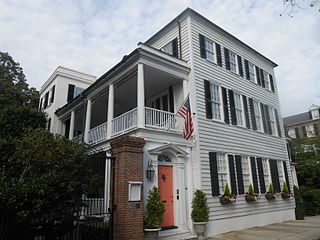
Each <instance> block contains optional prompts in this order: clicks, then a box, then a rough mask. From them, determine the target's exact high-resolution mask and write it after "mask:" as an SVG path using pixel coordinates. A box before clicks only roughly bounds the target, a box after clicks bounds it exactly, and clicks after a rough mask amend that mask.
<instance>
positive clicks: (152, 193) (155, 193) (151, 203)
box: [145, 187, 165, 229]
mask: <svg viewBox="0 0 320 240" xmlns="http://www.w3.org/2000/svg"><path fill="white" fill-rule="evenodd" d="M148 194H149V195H148V200H147V206H146V213H145V214H146V220H145V227H146V228H149V229H150V228H151V229H152V228H159V227H160V225H161V223H162V222H163V214H164V211H165V208H164V204H163V203H162V201H161V198H160V191H159V189H158V188H157V187H153V188H152V189H150V190H149V192H148Z"/></svg>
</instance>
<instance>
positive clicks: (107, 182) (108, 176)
mask: <svg viewBox="0 0 320 240" xmlns="http://www.w3.org/2000/svg"><path fill="white" fill-rule="evenodd" d="M104 183H105V189H104V209H105V212H108V209H109V207H110V187H111V185H110V183H111V160H110V156H109V153H108V152H107V153H106V167H105V181H104Z"/></svg>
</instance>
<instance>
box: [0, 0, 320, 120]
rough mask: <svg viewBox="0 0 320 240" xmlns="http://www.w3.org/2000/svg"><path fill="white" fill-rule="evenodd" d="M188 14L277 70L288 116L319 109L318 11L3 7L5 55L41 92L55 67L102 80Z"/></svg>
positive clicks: (254, 5)
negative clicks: (143, 44)
mask: <svg viewBox="0 0 320 240" xmlns="http://www.w3.org/2000/svg"><path fill="white" fill-rule="evenodd" d="M301 1H302V0H301ZM306 1H307V0H306ZM319 5H320V4H319ZM187 7H190V8H192V9H194V10H195V11H197V12H198V13H200V14H202V15H203V16H205V17H206V18H208V19H209V20H211V21H212V22H214V23H215V24H217V25H218V26H220V27H222V28H223V29H225V30H226V31H228V32H229V33H231V34H233V35H235V36H236V37H237V38H239V39H240V40H242V41H243V42H245V43H246V44H248V45H250V46H251V47H253V48H254V49H256V50H257V51H258V52H260V53H262V54H263V55H265V56H266V57H268V58H270V59H271V60H273V61H274V62H276V63H277V64H278V65H279V66H278V67H277V68H276V69H275V74H276V81H277V86H278V91H279V96H280V102H281V112H282V116H288V115H292V114H296V113H301V112H304V111H307V109H308V107H310V106H311V104H317V105H320V27H319V25H320V12H319V11H318V9H319V7H318V8H309V7H307V6H306V5H300V6H299V9H296V10H295V11H294V12H293V14H292V15H293V17H290V10H289V9H286V6H285V5H284V4H283V1H282V0H268V1H266V0H194V1H192V0H161V1H159V0H157V1H154V0H126V1H125V0H113V1H110V0H91V1H89V0H27V1H26V0H1V1H0V51H2V52H8V53H9V54H10V55H11V56H12V57H13V58H14V60H15V61H17V62H19V63H20V64H21V66H22V67H23V69H24V73H25V75H26V77H27V80H28V83H29V85H30V86H32V87H36V88H37V89H38V90H39V89H40V88H41V86H42V84H43V83H44V82H45V81H46V80H47V79H48V78H49V76H50V75H51V74H52V73H53V71H54V70H55V69H56V68H57V66H64V67H68V68H71V69H75V70H78V71H81V72H85V73H88V74H91V75H94V76H97V77H99V76H101V75H102V74H103V73H105V72H106V71H107V70H109V69H110V68H111V67H112V66H114V65H115V64H116V63H117V62H119V61H120V60H121V59H122V57H123V55H125V54H128V53H130V52H131V51H132V50H134V49H135V48H136V47H137V43H138V42H144V41H146V40H147V39H148V38H149V37H151V36H152V35H153V34H154V33H156V32H157V31H158V30H160V29H161V28H162V27H163V26H164V25H166V24H167V23H169V22H170V21H171V20H172V19H173V18H175V17H176V16H177V15H178V14H179V13H181V12H182V11H183V10H184V9H186V8H187ZM280 14H282V16H280Z"/></svg>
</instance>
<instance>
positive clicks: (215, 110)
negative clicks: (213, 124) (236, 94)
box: [210, 83, 221, 120]
mask: <svg viewBox="0 0 320 240" xmlns="http://www.w3.org/2000/svg"><path fill="white" fill-rule="evenodd" d="M210 90H211V107H212V118H213V119H217V120H221V97H220V87H219V86H218V85H216V84H213V83H211V84H210Z"/></svg>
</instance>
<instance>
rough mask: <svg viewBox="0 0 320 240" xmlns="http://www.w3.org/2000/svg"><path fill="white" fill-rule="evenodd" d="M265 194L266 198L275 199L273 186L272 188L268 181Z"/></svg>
mask: <svg viewBox="0 0 320 240" xmlns="http://www.w3.org/2000/svg"><path fill="white" fill-rule="evenodd" d="M265 196H266V199H268V200H272V199H275V198H276V197H277V194H276V193H275V192H274V188H273V185H272V183H270V185H269V191H268V192H267V193H266V195H265Z"/></svg>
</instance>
